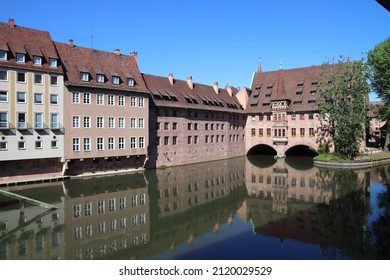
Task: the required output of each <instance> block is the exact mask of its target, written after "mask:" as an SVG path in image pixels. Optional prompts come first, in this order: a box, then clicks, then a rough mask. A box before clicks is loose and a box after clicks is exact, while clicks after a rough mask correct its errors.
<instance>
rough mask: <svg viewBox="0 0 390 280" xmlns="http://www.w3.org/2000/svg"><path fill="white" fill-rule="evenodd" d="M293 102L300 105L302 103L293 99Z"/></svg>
mask: <svg viewBox="0 0 390 280" xmlns="http://www.w3.org/2000/svg"><path fill="white" fill-rule="evenodd" d="M294 104H295V105H300V104H302V101H294Z"/></svg>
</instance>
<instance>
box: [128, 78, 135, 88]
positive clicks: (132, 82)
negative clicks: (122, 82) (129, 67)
mask: <svg viewBox="0 0 390 280" xmlns="http://www.w3.org/2000/svg"><path fill="white" fill-rule="evenodd" d="M127 85H128V86H129V87H133V86H134V85H135V80H134V79H133V78H127Z"/></svg>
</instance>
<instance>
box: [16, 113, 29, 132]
mask: <svg viewBox="0 0 390 280" xmlns="http://www.w3.org/2000/svg"><path fill="white" fill-rule="evenodd" d="M18 129H27V120H26V113H18Z"/></svg>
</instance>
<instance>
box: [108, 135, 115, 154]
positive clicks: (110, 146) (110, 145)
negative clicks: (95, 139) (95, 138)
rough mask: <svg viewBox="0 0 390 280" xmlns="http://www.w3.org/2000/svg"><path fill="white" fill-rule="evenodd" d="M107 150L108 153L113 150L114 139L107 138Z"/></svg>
mask: <svg viewBox="0 0 390 280" xmlns="http://www.w3.org/2000/svg"><path fill="white" fill-rule="evenodd" d="M107 144H108V145H107V149H108V150H109V151H112V150H115V137H108V141H107Z"/></svg>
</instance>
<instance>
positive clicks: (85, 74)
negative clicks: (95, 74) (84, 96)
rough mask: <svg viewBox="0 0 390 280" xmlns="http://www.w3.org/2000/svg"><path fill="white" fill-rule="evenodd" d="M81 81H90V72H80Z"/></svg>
mask: <svg viewBox="0 0 390 280" xmlns="http://www.w3.org/2000/svg"><path fill="white" fill-rule="evenodd" d="M80 81H83V82H88V81H89V73H88V72H80Z"/></svg>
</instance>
